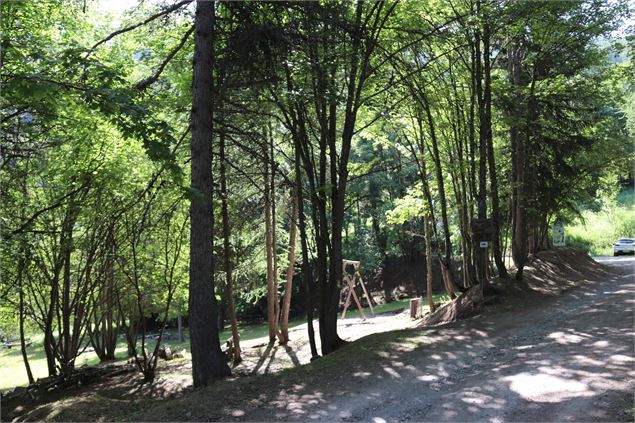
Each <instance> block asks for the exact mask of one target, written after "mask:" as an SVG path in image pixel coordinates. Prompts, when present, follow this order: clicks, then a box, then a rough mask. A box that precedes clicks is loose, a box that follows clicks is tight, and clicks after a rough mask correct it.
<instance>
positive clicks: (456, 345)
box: [227, 257, 635, 422]
mask: <svg viewBox="0 0 635 423" xmlns="http://www.w3.org/2000/svg"><path fill="white" fill-rule="evenodd" d="M596 260H597V261H600V262H603V263H605V264H608V265H610V266H616V267H621V268H622V272H623V273H624V274H621V275H615V276H614V277H613V276H611V277H609V278H607V279H606V280H603V281H601V282H588V283H586V284H584V285H583V286H581V287H579V288H576V289H573V290H571V291H568V292H566V293H564V294H562V295H560V296H557V297H554V298H550V299H548V300H546V301H541V302H540V304H537V305H536V306H535V307H530V308H527V309H523V310H515V311H514V312H513V313H498V314H491V315H483V316H479V317H476V318H473V319H470V320H467V321H463V322H457V323H455V324H452V325H448V326H445V327H443V328H439V329H438V330H427V331H426V334H425V337H424V338H425V341H423V342H422V343H419V344H417V346H416V347H414V348H413V349H412V350H410V351H407V350H404V351H399V350H397V351H390V352H386V354H385V356H384V357H381V358H378V360H377V362H375V363H367V365H364V366H362V368H363V370H364V371H359V372H354V373H353V374H352V377H348V378H345V379H343V380H338V381H336V382H337V383H335V384H331V385H330V386H327V387H323V389H320V390H318V391H317V392H316V391H313V392H310V393H308V392H307V390H305V388H304V387H302V386H296V387H295V389H283V390H281V391H279V393H278V394H277V398H275V400H274V401H271V402H270V401H266V402H264V403H261V404H260V406H259V407H255V408H254V409H251V410H249V409H248V410H245V409H244V408H243V410H242V411H240V413H238V414H233V417H238V418H239V419H240V420H254V419H255V420H304V421H307V420H326V421H373V422H384V421H389V422H391V421H490V422H503V421H633V417H634V416H633V395H634V389H635V369H634V364H635V358H634V357H635V347H634V345H635V344H634V342H635V336H634V335H635V330H634V323H635V301H634V295H635V289H634V288H635V283H634V282H635V280H634V275H635V272H634V269H635V259H633V258H631V257H622V258H612V257H610V258H608V257H607V258H596ZM333 385H335V386H333ZM229 416H231V414H230V415H229ZM229 416H227V417H229Z"/></svg>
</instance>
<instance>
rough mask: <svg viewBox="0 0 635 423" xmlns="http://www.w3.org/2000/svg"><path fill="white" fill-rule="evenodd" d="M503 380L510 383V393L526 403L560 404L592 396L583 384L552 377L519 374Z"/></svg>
mask: <svg viewBox="0 0 635 423" xmlns="http://www.w3.org/2000/svg"><path fill="white" fill-rule="evenodd" d="M503 380H505V381H507V382H509V383H510V389H511V390H512V391H514V392H516V393H517V394H518V395H520V396H521V397H523V398H524V399H526V400H528V401H536V402H561V401H565V400H567V399H571V398H574V397H588V396H592V395H593V392H592V391H590V390H589V389H588V388H587V386H586V385H585V384H584V383H581V382H578V381H577V380H571V379H564V378H562V377H558V376H554V375H546V374H530V373H519V374H517V375H513V376H508V377H505V378H503Z"/></svg>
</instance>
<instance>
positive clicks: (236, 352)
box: [219, 109, 242, 365]
mask: <svg viewBox="0 0 635 423" xmlns="http://www.w3.org/2000/svg"><path fill="white" fill-rule="evenodd" d="M221 113H222V114H223V113H224V112H223V111H222V109H221ZM222 118H223V116H221V119H222ZM223 129H224V128H223ZM219 138H220V148H219V150H220V151H219V160H220V191H221V214H222V219H223V250H224V254H223V257H224V259H225V263H224V264H225V298H226V299H227V308H228V311H229V323H230V325H231V330H232V347H233V354H232V360H233V364H234V365H236V364H238V363H240V362H241V361H242V358H241V357H240V336H239V335H238V322H237V321H236V305H235V301H234V281H233V276H232V258H231V244H230V239H229V238H230V235H231V233H230V232H231V230H230V226H229V210H228V205H227V200H228V192H227V174H226V173H227V170H226V164H225V161H226V160H227V157H226V155H225V131H224V130H223V131H221V133H220V136H219Z"/></svg>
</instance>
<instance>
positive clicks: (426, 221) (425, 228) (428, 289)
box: [423, 215, 436, 313]
mask: <svg viewBox="0 0 635 423" xmlns="http://www.w3.org/2000/svg"><path fill="white" fill-rule="evenodd" d="M423 234H424V239H425V243H426V292H427V294H428V306H429V307H430V313H434V311H435V309H436V307H435V305H434V299H433V297H432V246H431V245H430V217H429V216H428V215H426V216H425V217H424V218H423Z"/></svg>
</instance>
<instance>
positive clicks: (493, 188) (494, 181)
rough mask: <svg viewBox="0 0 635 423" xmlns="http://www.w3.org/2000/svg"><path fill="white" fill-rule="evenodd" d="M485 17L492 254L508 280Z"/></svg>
mask: <svg viewBox="0 0 635 423" xmlns="http://www.w3.org/2000/svg"><path fill="white" fill-rule="evenodd" d="M487 19H488V16H486V17H485V23H484V29H483V73H484V76H485V86H484V90H483V91H484V92H483V96H484V103H485V138H486V141H487V161H488V162H489V180H490V198H491V201H492V227H493V229H494V230H493V232H494V233H493V236H492V238H493V239H492V252H493V253H494V262H495V263H496V269H497V270H498V275H499V276H500V277H501V278H507V276H508V275H507V268H506V267H505V262H504V261H503V257H502V253H501V238H500V203H499V198H498V178H497V175H496V161H495V158H494V140H493V138H494V137H493V134H492V78H491V73H492V72H491V71H492V69H491V64H490V36H491V34H490V26H489V23H488V21H487Z"/></svg>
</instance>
